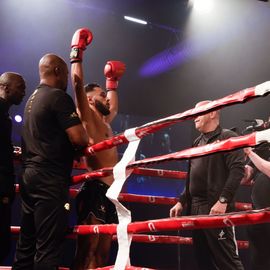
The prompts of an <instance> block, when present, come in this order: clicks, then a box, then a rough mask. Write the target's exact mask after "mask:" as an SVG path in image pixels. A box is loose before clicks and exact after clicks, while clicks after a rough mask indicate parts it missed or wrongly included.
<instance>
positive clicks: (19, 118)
mask: <svg viewBox="0 0 270 270" xmlns="http://www.w3.org/2000/svg"><path fill="white" fill-rule="evenodd" d="M14 120H15V121H16V122H17V123H21V122H22V117H21V116H20V115H19V114H17V115H15V117H14Z"/></svg>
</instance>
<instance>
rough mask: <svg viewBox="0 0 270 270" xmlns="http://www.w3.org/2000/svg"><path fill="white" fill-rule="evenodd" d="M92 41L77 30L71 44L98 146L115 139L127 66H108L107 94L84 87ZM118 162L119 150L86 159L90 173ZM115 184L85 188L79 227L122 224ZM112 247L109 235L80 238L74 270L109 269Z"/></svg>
mask: <svg viewBox="0 0 270 270" xmlns="http://www.w3.org/2000/svg"><path fill="white" fill-rule="evenodd" d="M91 41H92V33H91V32H90V31H89V30H88V29H86V28H82V29H79V30H77V31H76V32H75V33H74V35H73V38H72V42H71V48H72V49H71V56H70V60H71V77H72V82H73V86H74V87H73V89H74V90H75V95H76V102H77V108H78V112H79V115H80V118H81V121H82V123H83V125H84V127H85V129H86V131H87V133H88V135H89V137H90V138H92V143H93V144H95V143H98V142H100V141H103V140H105V139H108V138H109V137H111V136H112V135H113V132H112V129H111V126H110V123H111V121H112V120H113V119H114V117H115V116H116V114H117V111H118V97H117V92H116V89H117V86H118V80H119V79H120V77H121V76H122V75H123V73H124V71H125V65H124V64H123V63H121V62H119V61H109V62H107V64H106V65H105V68H104V74H105V76H106V89H107V93H106V92H105V91H104V90H103V89H102V88H101V87H100V86H99V85H98V84H87V85H85V86H84V87H83V81H84V79H83V69H82V53H83V50H85V48H86V46H87V45H88V44H90V42H91ZM78 83H79V85H78ZM75 86H76V87H75ZM117 162H118V155H117V150H116V148H115V147H114V148H111V149H108V150H104V151H102V152H98V153H96V154H95V155H94V156H91V157H88V158H86V164H87V167H88V169H89V170H90V169H91V170H97V169H101V168H103V167H113V166H114V165H115V164H116V163H117ZM112 182H113V176H108V177H101V178H99V179H95V180H91V181H89V182H85V183H84V184H83V185H82V188H81V190H80V192H79V194H78V196H77V202H76V203H77V212H78V223H79V224H105V223H106V224H110V223H118V219H117V214H116V209H115V207H114V205H113V203H112V202H111V201H110V200H109V199H108V198H107V197H106V192H107V190H108V188H109V187H110V185H111V184H112ZM110 246H111V236H109V235H105V234H104V235H102V234H100V235H99V234H96V235H83V236H78V241H77V249H76V256H75V262H74V269H75V270H83V269H89V268H90V269H93V268H97V267H102V266H104V265H106V263H107V261H108V258H109V254H110Z"/></svg>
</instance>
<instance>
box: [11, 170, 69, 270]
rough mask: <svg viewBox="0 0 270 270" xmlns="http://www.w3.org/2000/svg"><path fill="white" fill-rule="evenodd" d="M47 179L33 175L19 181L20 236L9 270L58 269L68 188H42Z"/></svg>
mask: <svg viewBox="0 0 270 270" xmlns="http://www.w3.org/2000/svg"><path fill="white" fill-rule="evenodd" d="M51 177H52V176H51V175H47V174H46V173H40V172H39V173H36V172H34V171H30V172H29V171H28V172H27V173H25V175H24V177H23V178H24V181H23V183H22V184H21V185H20V192H21V197H22V218H21V232H20V236H19V240H18V242H17V248H16V254H15V261H14V265H13V268H12V269H13V270H18V269H20V270H32V269H34V270H54V269H58V267H59V265H60V260H61V256H62V252H63V245H64V240H65V236H66V233H67V227H68V213H69V204H68V187H67V188H63V189H59V187H58V188H56V189H55V190H53V189H52V188H51V187H49V186H48V187H47V188H46V187H45V188H44V187H43V183H46V182H47V183H50V182H48V180H49V178H50V179H51ZM46 178H47V179H46ZM52 180H53V181H57V179H52ZM33 183H35V185H33ZM52 191H54V192H52Z"/></svg>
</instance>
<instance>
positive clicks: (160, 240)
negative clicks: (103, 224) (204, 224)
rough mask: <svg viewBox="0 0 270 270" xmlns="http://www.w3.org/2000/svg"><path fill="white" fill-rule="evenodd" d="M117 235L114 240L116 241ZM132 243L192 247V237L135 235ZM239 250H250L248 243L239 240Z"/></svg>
mask: <svg viewBox="0 0 270 270" xmlns="http://www.w3.org/2000/svg"><path fill="white" fill-rule="evenodd" d="M116 239H117V237H116V235H114V236H113V240H116ZM132 242H139V243H148V244H176V245H192V244H193V241H192V238H191V237H181V236H174V235H173V236H172V235H148V234H133V235H132ZM237 245H238V248H239V249H248V248H249V243H248V241H242V240H237Z"/></svg>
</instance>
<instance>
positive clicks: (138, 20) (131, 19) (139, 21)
mask: <svg viewBox="0 0 270 270" xmlns="http://www.w3.org/2000/svg"><path fill="white" fill-rule="evenodd" d="M124 18H125V20H128V21H132V22H135V23H140V24H147V22H146V21H143V20H140V19H136V18H133V17H130V16H124Z"/></svg>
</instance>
